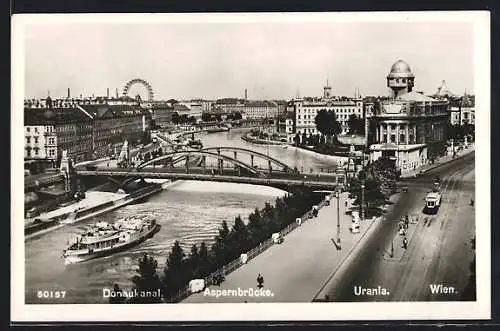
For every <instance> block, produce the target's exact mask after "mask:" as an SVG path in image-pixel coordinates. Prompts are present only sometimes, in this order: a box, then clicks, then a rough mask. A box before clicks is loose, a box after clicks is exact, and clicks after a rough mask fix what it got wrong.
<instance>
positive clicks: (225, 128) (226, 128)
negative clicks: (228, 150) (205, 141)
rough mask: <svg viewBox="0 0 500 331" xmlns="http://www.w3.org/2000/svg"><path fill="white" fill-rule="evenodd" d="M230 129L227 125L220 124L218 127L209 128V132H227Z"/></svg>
mask: <svg viewBox="0 0 500 331" xmlns="http://www.w3.org/2000/svg"><path fill="white" fill-rule="evenodd" d="M229 130H230V129H229V128H228V127H225V126H219V127H217V128H212V129H207V133H217V132H226V131H229Z"/></svg>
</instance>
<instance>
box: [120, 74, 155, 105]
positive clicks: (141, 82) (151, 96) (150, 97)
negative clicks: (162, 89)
mask: <svg viewBox="0 0 500 331" xmlns="http://www.w3.org/2000/svg"><path fill="white" fill-rule="evenodd" d="M137 84H139V85H142V86H144V87H145V88H146V90H147V91H148V100H149V101H153V99H154V93H153V88H152V87H151V84H149V82H147V81H146V80H144V79H141V78H134V79H132V80H130V81H129V82H128V83H127V84H125V87H124V88H123V96H124V97H127V96H129V95H128V93H129V91H130V88H131V87H132V86H134V85H137Z"/></svg>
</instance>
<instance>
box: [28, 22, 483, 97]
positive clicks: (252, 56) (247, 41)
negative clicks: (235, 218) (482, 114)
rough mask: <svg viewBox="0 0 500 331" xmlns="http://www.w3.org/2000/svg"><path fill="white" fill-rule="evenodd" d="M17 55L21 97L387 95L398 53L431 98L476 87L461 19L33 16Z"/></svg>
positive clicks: (470, 43)
mask: <svg viewBox="0 0 500 331" xmlns="http://www.w3.org/2000/svg"><path fill="white" fill-rule="evenodd" d="M373 15H377V14H373ZM24 55H25V68H24V69H25V97H26V98H36V97H45V96H47V93H48V91H50V95H51V96H52V97H56V98H57V97H65V96H66V95H67V89H68V88H70V89H71V94H72V96H74V97H76V96H79V95H80V94H82V95H84V96H91V95H92V94H94V95H95V96H105V95H106V91H107V88H109V93H110V96H115V94H116V89H118V93H119V95H121V93H122V89H123V87H124V85H125V84H126V83H127V82H128V81H129V80H131V79H133V78H142V79H144V80H146V81H148V82H149V83H150V84H151V85H152V87H153V90H154V93H155V99H165V100H166V99H170V98H174V99H195V98H203V99H218V98H227V97H235V98H244V96H245V89H247V90H248V98H249V99H290V98H293V97H296V96H297V95H298V94H299V95H300V96H311V97H314V96H321V95H322V89H323V86H324V85H325V83H326V81H327V79H328V81H329V85H330V86H332V90H333V95H340V96H353V95H354V93H355V90H356V89H357V90H359V92H360V93H361V95H363V96H365V95H388V89H387V87H386V76H387V74H388V73H389V70H390V68H391V66H392V64H393V63H394V62H396V61H397V60H399V59H402V60H404V61H405V62H407V63H408V64H409V65H410V67H411V70H412V71H413V73H414V74H415V88H414V89H415V90H421V91H424V93H425V94H432V93H434V92H435V91H436V90H437V87H438V86H440V85H441V82H442V81H443V80H445V81H446V83H447V86H448V88H449V90H450V91H452V92H453V93H455V94H458V95H462V94H463V93H464V92H465V91H467V92H468V93H474V25H473V23H472V22H465V21H464V22H408V23H405V22H376V23H362V22H355V23H353V22H335V21H332V22H300V23H299V22H298V23H295V22H294V23H291V22H276V23H273V22H263V23H250V22H245V23H217V22H216V23H205V22H202V23H177V22H176V23H163V24H160V23H156V22H155V23H147V24H146V23H142V24H138V23H130V24H124V23H106V22H105V21H103V20H101V21H100V22H93V23H82V22H76V23H71V22H65V23H59V22H44V23H35V22H33V23H30V24H26V25H25V26H24ZM139 88H140V87H136V89H137V91H139V90H138V89H139ZM131 92H132V93H131V96H134V95H135V93H136V91H135V90H133V91H131ZM141 92H142V91H141ZM144 92H145V91H144ZM144 92H142V95H145V93H144Z"/></svg>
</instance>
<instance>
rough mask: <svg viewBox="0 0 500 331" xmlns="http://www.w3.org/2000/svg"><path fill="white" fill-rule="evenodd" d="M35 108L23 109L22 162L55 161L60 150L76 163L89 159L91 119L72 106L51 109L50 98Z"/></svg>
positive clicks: (90, 151) (60, 154) (58, 156)
mask: <svg viewBox="0 0 500 331" xmlns="http://www.w3.org/2000/svg"><path fill="white" fill-rule="evenodd" d="M38 105H39V106H38V107H36V108H25V109H24V135H25V142H24V143H25V148H24V156H25V159H26V160H33V159H38V160H51V161H58V160H59V159H60V158H61V156H62V151H63V150H66V151H67V152H68V156H69V157H71V158H72V159H73V160H75V161H76V162H81V161H84V160H88V159H91V158H92V131H93V126H92V117H91V116H90V115H89V114H87V113H85V112H84V111H82V109H80V108H78V107H75V106H72V105H71V104H68V105H67V107H64V104H63V105H62V106H63V107H59V106H60V105H61V104H59V103H58V104H56V106H57V107H54V105H53V103H52V100H51V98H50V97H49V98H47V99H46V100H44V102H43V103H39V104H38ZM42 106H43V107H42Z"/></svg>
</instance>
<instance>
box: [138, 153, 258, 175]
mask: <svg viewBox="0 0 500 331" xmlns="http://www.w3.org/2000/svg"><path fill="white" fill-rule="evenodd" d="M190 155H201V156H211V157H214V158H217V159H221V160H223V161H226V162H229V163H232V164H233V165H236V166H239V167H240V168H242V169H245V170H247V171H249V172H250V173H252V174H254V175H259V174H260V171H259V170H258V169H255V168H254V167H252V166H250V165H248V164H246V163H245V162H242V161H240V160H237V159H234V158H232V157H230V156H227V155H223V154H218V153H212V152H209V151H204V150H198V151H176V152H171V153H167V154H164V155H162V156H159V157H157V158H155V159H152V160H149V161H146V162H143V163H141V164H139V165H138V166H137V170H138V171H139V170H141V169H143V168H144V167H147V166H148V165H151V164H153V163H156V162H158V161H161V160H165V159H168V158H172V160H173V161H174V162H176V163H177V162H179V161H180V159H181V158H176V159H174V157H175V156H180V157H183V156H190Z"/></svg>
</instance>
